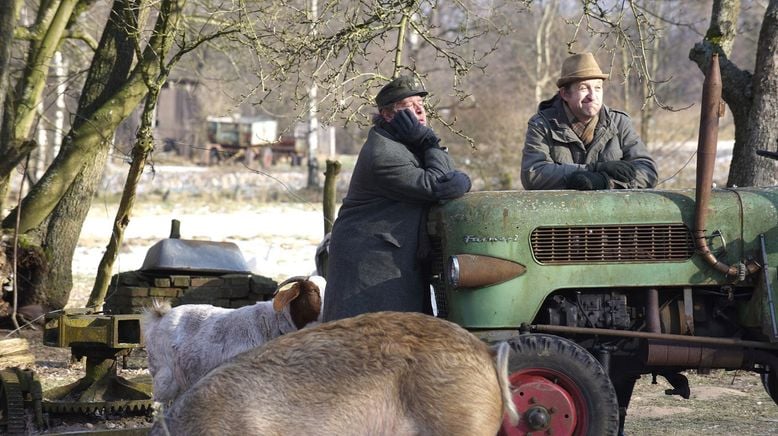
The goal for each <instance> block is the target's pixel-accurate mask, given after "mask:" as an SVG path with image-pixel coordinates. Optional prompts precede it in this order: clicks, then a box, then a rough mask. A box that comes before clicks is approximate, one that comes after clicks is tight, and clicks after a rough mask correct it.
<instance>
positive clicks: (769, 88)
mask: <svg viewBox="0 0 778 436" xmlns="http://www.w3.org/2000/svg"><path fill="white" fill-rule="evenodd" d="M776 53H778V0H771V1H770V3H769V4H768V6H767V10H766V11H765V15H764V20H762V29H761V31H760V33H759V42H758V45H757V49H756V64H755V67H754V77H753V80H752V83H753V100H752V104H751V107H750V113H749V114H748V126H749V128H748V129H747V130H746V142H745V144H747V145H748V147H742V149H741V150H739V152H741V153H742V155H741V156H739V158H740V159H742V161H743V162H746V165H748V167H747V168H753V171H746V168H741V165H740V162H738V165H737V166H735V165H734V159H735V156H734V155H733V166H731V167H730V170H729V180H728V181H727V185H730V186H731V185H738V186H770V185H774V184H775V183H776V180H778V179H777V178H776V171H778V162H776V161H775V160H772V159H766V158H763V157H759V156H757V155H756V150H770V151H775V150H776V148H778V147H777V146H778V122H776V120H778V58H776Z"/></svg>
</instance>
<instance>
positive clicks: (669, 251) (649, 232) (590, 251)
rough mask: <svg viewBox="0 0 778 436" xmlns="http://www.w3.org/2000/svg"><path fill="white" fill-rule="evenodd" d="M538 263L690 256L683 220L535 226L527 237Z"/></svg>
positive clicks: (691, 244)
mask: <svg viewBox="0 0 778 436" xmlns="http://www.w3.org/2000/svg"><path fill="white" fill-rule="evenodd" d="M530 239H531V243H532V253H533V254H534V255H535V258H536V259H537V260H538V262H540V263H548V264H569V263H587V262H667V261H683V260H686V259H689V258H691V257H692V254H693V253H694V242H693V240H692V235H691V232H690V231H689V229H688V228H687V227H686V226H685V225H684V224H662V225H627V226H625V225H615V226H576V227H538V228H536V229H535V230H533V231H532V235H531V237H530Z"/></svg>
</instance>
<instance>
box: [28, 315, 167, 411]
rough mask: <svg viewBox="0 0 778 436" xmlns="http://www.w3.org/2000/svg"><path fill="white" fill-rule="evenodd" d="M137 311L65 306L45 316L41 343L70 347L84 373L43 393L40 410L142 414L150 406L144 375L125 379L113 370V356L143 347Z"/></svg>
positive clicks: (126, 354) (114, 364)
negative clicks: (107, 311) (98, 310)
mask: <svg viewBox="0 0 778 436" xmlns="http://www.w3.org/2000/svg"><path fill="white" fill-rule="evenodd" d="M141 316H142V315H140V314H128V315H102V314H94V313H90V312H89V311H88V310H87V309H67V310H65V311H62V312H57V313H50V314H48V315H47V316H46V327H45V331H44V338H43V339H44V344H45V345H49V346H54V347H70V348H71V350H72V354H73V356H74V357H75V358H77V359H81V358H84V357H86V374H85V375H84V377H82V378H80V379H79V380H77V381H75V382H73V383H70V384H68V385H64V386H60V387H56V388H53V389H50V390H47V391H46V392H44V393H43V399H42V408H43V410H44V411H46V412H54V413H70V412H82V413H91V412H96V411H107V412H145V411H147V410H149V409H150V408H151V406H152V403H153V401H152V396H151V383H150V379H145V380H128V379H126V378H124V377H121V376H119V375H118V374H117V360H118V359H119V358H124V357H127V356H128V355H129V354H130V352H131V351H132V350H133V349H134V348H138V347H142V346H143V337H142V335H141V326H140V318H141Z"/></svg>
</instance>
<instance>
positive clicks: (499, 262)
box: [446, 254, 527, 289]
mask: <svg viewBox="0 0 778 436" xmlns="http://www.w3.org/2000/svg"><path fill="white" fill-rule="evenodd" d="M526 271H527V267H525V266H524V265H522V264H520V263H517V262H513V261H510V260H505V259H498V258H496V257H491V256H482V255H477V254H458V255H455V256H451V257H449V258H448V265H447V266H446V275H447V277H448V283H449V284H450V285H451V287H452V288H454V289H456V288H482V287H484V286H491V285H495V284H497V283H502V282H505V281H508V280H510V279H512V278H515V277H518V276H520V275H522V274H524V273H525V272H526Z"/></svg>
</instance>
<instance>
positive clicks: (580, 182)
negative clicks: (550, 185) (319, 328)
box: [567, 171, 608, 191]
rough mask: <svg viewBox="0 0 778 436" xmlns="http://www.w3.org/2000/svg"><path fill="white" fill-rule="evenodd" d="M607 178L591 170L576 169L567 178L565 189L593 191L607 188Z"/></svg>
mask: <svg viewBox="0 0 778 436" xmlns="http://www.w3.org/2000/svg"><path fill="white" fill-rule="evenodd" d="M607 188H608V179H607V178H606V177H605V176H604V175H602V174H601V173H595V172H592V171H576V172H574V173H573V174H572V175H571V176H570V178H569V179H567V189H577V190H579V191H593V190H597V189H607Z"/></svg>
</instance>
